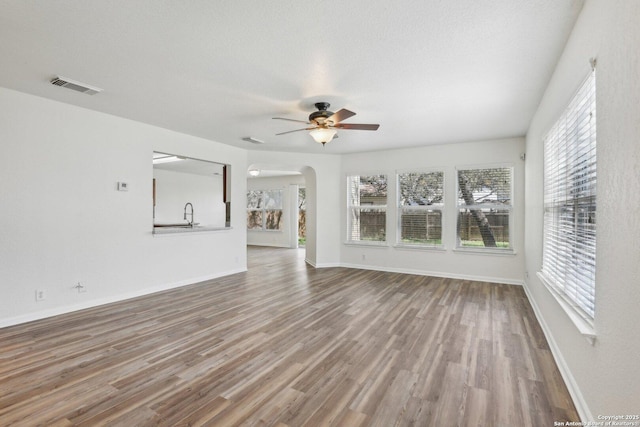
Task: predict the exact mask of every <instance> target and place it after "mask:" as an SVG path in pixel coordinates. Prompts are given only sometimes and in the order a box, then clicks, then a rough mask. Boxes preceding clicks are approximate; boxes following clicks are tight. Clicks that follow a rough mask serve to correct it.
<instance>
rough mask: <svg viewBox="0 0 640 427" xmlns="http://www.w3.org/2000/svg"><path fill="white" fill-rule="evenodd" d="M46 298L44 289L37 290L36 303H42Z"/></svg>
mask: <svg viewBox="0 0 640 427" xmlns="http://www.w3.org/2000/svg"><path fill="white" fill-rule="evenodd" d="M45 298H46V295H45V293H44V289H36V301H42V300H43V299H45Z"/></svg>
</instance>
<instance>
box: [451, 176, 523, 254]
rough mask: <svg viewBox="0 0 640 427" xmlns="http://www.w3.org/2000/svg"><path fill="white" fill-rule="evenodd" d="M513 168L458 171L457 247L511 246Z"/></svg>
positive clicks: (501, 247) (495, 247)
mask: <svg viewBox="0 0 640 427" xmlns="http://www.w3.org/2000/svg"><path fill="white" fill-rule="evenodd" d="M512 181H513V168H511V167H498V168H478V169H464V170H458V224H457V231H458V247H462V248H494V249H511V237H510V232H509V229H510V222H511V210H512V205H511V199H512Z"/></svg>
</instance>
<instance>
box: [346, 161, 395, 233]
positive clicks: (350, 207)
mask: <svg viewBox="0 0 640 427" xmlns="http://www.w3.org/2000/svg"><path fill="white" fill-rule="evenodd" d="M362 176H384V177H385V180H386V185H387V192H386V196H385V204H373V203H372V204H357V205H354V204H352V203H351V202H352V198H351V197H350V193H351V181H352V179H353V178H354V177H358V178H359V177H362ZM389 177H390V175H389V174H388V173H386V172H362V173H350V174H347V175H346V190H347V191H346V198H347V200H346V202H347V203H346V206H347V212H346V214H347V221H346V226H347V227H346V239H345V244H347V245H362V246H387V245H388V236H389V230H388V226H387V222H388V219H389V215H388V205H389V189H390V187H389ZM372 209H375V210H379V211H382V212H384V218H385V220H384V239H383V240H361V239H359V240H355V239H353V238H352V226H353V225H352V224H353V222H352V221H353V214H352V213H353V212H354V211H362V210H372Z"/></svg>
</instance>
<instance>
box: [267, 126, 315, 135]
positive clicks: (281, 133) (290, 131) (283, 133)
mask: <svg viewBox="0 0 640 427" xmlns="http://www.w3.org/2000/svg"><path fill="white" fill-rule="evenodd" d="M313 129H315V128H314V127H313V128H304V129H296V130H289V131H287V132H280V133H276V136H277V135H285V134H287V133H293V132H300V131H303V130H313Z"/></svg>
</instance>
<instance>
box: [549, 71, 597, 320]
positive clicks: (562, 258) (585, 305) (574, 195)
mask: <svg viewBox="0 0 640 427" xmlns="http://www.w3.org/2000/svg"><path fill="white" fill-rule="evenodd" d="M595 89H596V84H595V71H594V72H592V73H591V74H590V75H589V77H588V78H587V80H586V81H585V82H584V83H583V84H582V86H581V87H580V89H579V90H578V92H577V93H576V95H575V96H574V98H573V99H572V100H571V102H570V104H569V106H568V107H567V109H566V110H565V111H564V112H563V113H562V116H561V117H560V119H559V120H558V121H557V122H556V124H555V125H554V126H553V127H552V128H551V130H550V131H549V133H548V134H547V136H546V138H545V140H544V245H543V259H542V275H543V277H544V278H545V279H546V280H547V281H548V282H549V283H550V284H551V285H552V286H553V287H554V288H555V289H556V290H557V291H558V292H560V294H561V295H562V296H564V297H565V299H567V300H568V301H569V302H570V303H571V305H572V306H574V307H575V308H576V309H577V310H578V311H579V312H581V313H583V317H586V318H588V319H593V317H594V313H595V274H596V92H595ZM584 315H586V316H584Z"/></svg>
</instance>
